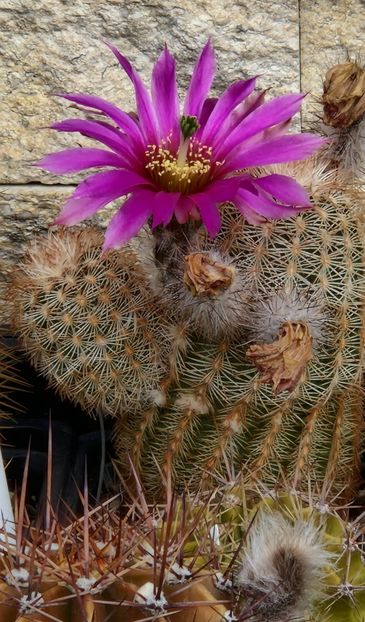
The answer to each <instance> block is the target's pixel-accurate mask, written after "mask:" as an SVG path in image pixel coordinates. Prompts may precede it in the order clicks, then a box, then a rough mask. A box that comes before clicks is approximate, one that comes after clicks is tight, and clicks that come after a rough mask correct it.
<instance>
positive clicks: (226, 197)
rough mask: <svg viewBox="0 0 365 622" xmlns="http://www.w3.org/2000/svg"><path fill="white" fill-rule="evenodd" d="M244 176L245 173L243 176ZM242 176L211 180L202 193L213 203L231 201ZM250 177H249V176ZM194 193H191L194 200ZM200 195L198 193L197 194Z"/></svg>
mask: <svg viewBox="0 0 365 622" xmlns="http://www.w3.org/2000/svg"><path fill="white" fill-rule="evenodd" d="M243 177H244V178H246V177H247V175H244V176H243ZM241 179H242V176H237V177H228V178H226V179H218V180H216V181H213V182H212V183H211V184H210V185H209V186H207V187H206V188H205V189H204V193H201V194H204V195H206V196H208V197H209V198H210V199H211V200H212V201H214V202H215V203H222V202H223V201H233V199H234V197H235V196H236V192H237V190H238V188H239V187H240V184H241ZM249 179H251V177H249ZM195 196H196V195H194V194H193V195H191V198H192V199H193V200H194V197H195ZM199 196H200V194H199Z"/></svg>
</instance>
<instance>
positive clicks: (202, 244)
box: [115, 162, 365, 496]
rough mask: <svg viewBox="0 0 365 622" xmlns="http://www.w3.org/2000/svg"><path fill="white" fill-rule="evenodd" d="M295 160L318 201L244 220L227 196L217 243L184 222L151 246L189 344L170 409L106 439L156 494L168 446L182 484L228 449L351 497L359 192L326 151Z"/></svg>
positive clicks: (358, 438)
mask: <svg viewBox="0 0 365 622" xmlns="http://www.w3.org/2000/svg"><path fill="white" fill-rule="evenodd" d="M277 170H280V169H279V168H278V167H277ZM295 171H296V177H297V178H299V180H300V181H301V180H302V179H303V180H304V181H306V180H308V179H309V180H311V181H310V184H309V187H310V189H311V193H312V196H313V201H314V203H315V207H314V209H312V210H308V211H306V212H304V213H302V214H301V215H299V216H297V217H296V218H292V219H290V220H286V221H272V222H265V223H263V224H262V225H261V226H253V225H250V224H248V223H247V222H243V221H242V220H241V219H240V218H239V216H236V215H235V213H234V212H233V211H232V210H230V209H229V207H228V206H227V207H226V208H225V211H224V216H223V226H222V232H221V233H220V234H219V236H218V237H217V238H216V240H214V241H213V242H212V241H209V240H208V239H207V238H206V237H205V236H204V233H203V232H202V231H201V229H199V228H197V227H195V228H194V227H193V226H192V225H190V226H189V227H188V228H187V229H186V230H185V231H183V232H181V230H178V231H177V232H171V231H168V232H167V234H166V236H163V240H162V241H161V240H160V239H159V235H162V234H158V235H157V236H156V248H155V257H156V259H155V261H153V257H152V256H151V254H150V253H148V254H146V263H145V265H146V266H147V267H146V272H147V273H148V274H149V275H150V279H151V286H152V287H153V288H154V291H155V292H156V295H160V297H161V298H162V299H163V300H164V301H165V303H166V306H167V308H168V309H169V313H170V320H171V322H182V321H185V323H186V324H185V326H186V328H185V335H186V351H185V354H184V356H180V358H179V360H178V362H177V365H176V376H177V381H176V383H175V384H173V385H172V386H170V387H169V391H168V393H167V395H166V407H164V408H158V407H157V406H156V407H154V408H153V409H152V410H151V408H149V409H148V410H147V411H145V412H144V413H143V412H142V413H137V414H136V415H134V414H133V415H131V416H129V415H128V416H127V417H126V418H124V419H123V420H121V421H120V422H118V424H117V427H116V432H115V441H116V446H117V450H118V453H119V456H120V460H121V461H122V462H123V461H125V455H126V453H129V454H130V455H132V456H133V460H134V463H135V465H136V468H137V469H138V471H139V472H140V474H141V477H142V479H143V480H144V481H145V482H146V484H147V486H148V489H149V490H150V491H151V492H154V493H155V494H158V489H159V486H160V482H161V476H160V470H161V468H162V469H163V468H164V465H165V464H166V460H167V458H170V456H172V469H173V473H174V477H175V481H176V482H177V483H182V482H184V481H190V483H191V484H193V483H194V485H195V486H197V485H198V483H199V480H200V478H201V477H203V478H205V479H206V480H207V483H208V482H209V480H210V478H211V476H212V473H214V472H216V473H223V472H224V471H225V469H226V466H225V465H226V462H227V458H228V460H229V461H232V462H233V464H234V465H235V468H237V469H239V468H241V467H242V465H246V466H247V468H248V470H249V471H250V472H251V473H252V474H253V476H254V477H257V478H259V479H261V478H263V479H266V480H267V481H268V482H269V481H271V482H273V481H275V480H276V478H277V477H278V476H279V474H280V473H283V472H285V474H286V476H287V477H288V478H289V477H290V478H291V479H292V481H293V483H294V485H295V486H298V485H300V482H301V481H302V483H303V485H304V487H305V486H306V480H307V478H308V477H310V478H314V480H315V481H316V482H317V483H318V484H320V483H323V482H325V483H326V486H328V487H330V486H331V485H335V488H336V489H337V490H342V491H343V490H344V489H345V488H346V487H347V488H346V491H345V494H347V495H348V496H350V495H351V484H353V483H354V481H355V480H356V476H357V469H358V466H359V446H360V444H361V442H362V430H363V423H362V408H361V376H362V370H363V352H364V334H365V333H364V293H365V287H364V283H365V280H364V277H365V264H364V245H363V239H364V227H363V220H362V216H361V214H360V213H359V212H360V209H359V208H360V206H361V202H363V200H364V199H363V196H361V195H358V196H356V195H352V194H351V192H349V191H348V190H344V189H342V188H341V186H339V185H338V184H339V178H338V177H337V178H336V175H337V173H336V172H332V174H331V172H330V171H329V170H328V162H327V169H326V164H323V162H319V163H318V164H317V163H315V164H313V163H306V164H300V165H298V166H297V167H296V169H295ZM336 179H337V181H336ZM331 180H332V183H331ZM169 246H170V247H171V252H169V251H168V248H169ZM202 257H204V258H205V261H204V263H203V262H202ZM159 274H160V275H161V276H160V278H158V275H159ZM181 301H183V303H184V304H183V305H181ZM189 317H190V318H191V322H190V319H189ZM228 327H230V328H228Z"/></svg>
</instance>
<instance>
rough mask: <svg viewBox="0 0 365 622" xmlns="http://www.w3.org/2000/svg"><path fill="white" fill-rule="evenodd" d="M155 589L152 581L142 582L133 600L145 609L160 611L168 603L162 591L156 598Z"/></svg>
mask: <svg viewBox="0 0 365 622" xmlns="http://www.w3.org/2000/svg"><path fill="white" fill-rule="evenodd" d="M155 591H156V588H155V586H154V585H153V583H151V582H150V581H148V582H147V583H144V584H143V585H141V587H140V588H139V590H138V591H137V592H136V595H135V597H134V602H135V603H138V604H139V605H143V606H144V607H145V608H146V609H148V611H153V612H158V613H162V612H163V611H165V609H166V605H167V604H168V603H167V600H166V598H165V596H164V594H163V593H162V592H161V594H160V596H159V598H157V597H156V594H155Z"/></svg>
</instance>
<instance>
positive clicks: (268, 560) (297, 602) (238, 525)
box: [0, 478, 365, 622]
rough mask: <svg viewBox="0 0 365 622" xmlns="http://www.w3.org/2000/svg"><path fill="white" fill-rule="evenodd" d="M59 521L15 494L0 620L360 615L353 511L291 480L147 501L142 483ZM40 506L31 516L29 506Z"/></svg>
mask: <svg viewBox="0 0 365 622" xmlns="http://www.w3.org/2000/svg"><path fill="white" fill-rule="evenodd" d="M136 488H138V491H139V492H138V494H137V495H134V496H133V498H132V499H131V500H130V501H129V502H128V503H127V502H124V503H123V504H121V503H120V501H119V500H117V499H116V498H114V499H113V500H111V501H109V502H106V503H104V504H103V505H101V506H100V507H98V508H94V509H92V510H91V509H90V508H89V506H88V499H87V490H85V491H84V495H83V501H84V515H83V516H82V518H80V519H74V520H72V522H71V523H70V524H68V525H61V524H59V523H58V522H57V519H55V518H52V514H51V512H50V511H49V508H48V510H47V509H46V512H45V517H44V524H43V525H42V527H43V528H42V529H41V528H40V522H38V525H39V527H38V528H36V527H35V526H34V525H32V524H31V523H30V522H29V521H28V520H27V515H26V512H25V511H24V506H22V503H20V504H19V510H18V514H17V516H18V519H17V524H16V530H15V534H14V535H11V534H10V535H9V534H5V533H2V534H1V541H2V544H1V546H2V555H1V559H0V585H1V589H0V616H1V620H2V621H3V622H25V621H28V622H46V620H54V621H55V622H56V621H57V622H66V621H67V622H76V621H77V622H79V621H85V622H107V621H108V620H112V621H113V622H138V621H140V622H142V621H143V622H144V621H147V620H155V621H158V622H170V621H171V622H172V621H173V620H176V621H177V622H222V621H225V622H243V620H255V621H256V622H266V621H267V620H270V621H271V622H275V621H277V622H279V621H280V622H284V621H285V622H287V621H289V620H293V619H295V620H304V619H305V620H306V621H310V622H327V620H331V621H332V620H333V621H336V620H341V621H342V620H347V621H348V622H360V621H361V620H362V619H363V615H364V613H365V565H364V563H363V561H362V541H361V538H362V536H361V529H360V523H359V519H358V520H355V521H353V522H349V520H348V516H347V511H346V510H340V511H339V512H336V510H335V508H334V507H331V505H330V504H329V505H328V504H327V503H326V502H325V501H323V500H320V499H318V500H317V501H315V500H314V498H311V501H310V502H309V501H308V500H306V499H305V498H304V496H303V495H298V494H296V493H294V492H292V493H291V494H289V493H285V492H282V493H277V492H272V493H271V494H269V493H266V494H265V495H260V494H258V492H257V491H256V492H253V491H252V490H251V491H250V490H249V489H248V488H246V486H245V484H244V482H243V480H242V479H241V478H239V479H237V480H235V481H234V482H231V483H230V484H229V485H227V484H224V485H222V486H219V487H215V488H214V489H213V490H212V491H211V492H210V493H206V492H203V491H201V492H200V493H198V494H191V493H189V492H188V491H185V492H184V493H181V494H178V493H177V492H176V491H174V489H173V487H172V486H171V482H170V481H168V482H167V484H166V487H165V498H166V501H165V503H164V504H160V505H156V506H154V507H151V506H149V505H148V503H147V501H146V498H145V496H144V493H143V490H142V487H141V485H140V484H139V483H138V485H137V486H136ZM38 518H40V517H38Z"/></svg>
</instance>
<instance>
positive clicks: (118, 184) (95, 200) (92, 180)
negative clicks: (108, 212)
mask: <svg viewBox="0 0 365 622" xmlns="http://www.w3.org/2000/svg"><path fill="white" fill-rule="evenodd" d="M148 183H149V182H148V181H146V180H145V179H143V177H140V176H139V175H137V174H136V173H133V172H132V171H125V170H119V171H106V172H105V173H96V174H95V175H91V176H90V177H87V178H86V179H85V180H84V181H83V182H81V184H79V185H78V186H77V188H76V190H75V191H74V193H73V194H72V196H71V197H70V198H69V199H68V201H67V203H66V205H65V206H64V208H63V210H62V211H61V213H60V214H59V215H58V216H57V218H56V220H55V223H56V224H59V225H75V224H77V223H79V222H81V221H82V220H84V219H85V218H89V217H90V216H92V215H93V214H95V212H97V211H98V210H99V209H100V208H102V207H104V206H105V205H107V204H108V203H110V202H111V201H114V200H115V199H117V198H119V197H122V196H123V195H125V194H128V193H129V192H131V190H133V188H135V187H136V186H140V185H141V184H148Z"/></svg>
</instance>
